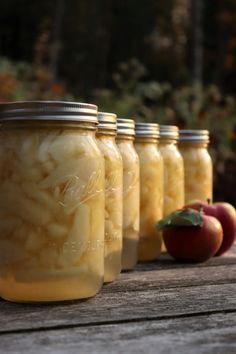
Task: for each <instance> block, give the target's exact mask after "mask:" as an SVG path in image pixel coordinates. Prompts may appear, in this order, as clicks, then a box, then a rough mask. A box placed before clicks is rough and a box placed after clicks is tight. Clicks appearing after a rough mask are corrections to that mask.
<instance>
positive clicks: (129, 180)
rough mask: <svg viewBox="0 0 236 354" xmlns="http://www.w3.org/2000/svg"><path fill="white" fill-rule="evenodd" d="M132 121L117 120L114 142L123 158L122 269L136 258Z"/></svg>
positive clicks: (136, 182) (136, 183)
mask: <svg viewBox="0 0 236 354" xmlns="http://www.w3.org/2000/svg"><path fill="white" fill-rule="evenodd" d="M134 127H135V124H134V121H133V120H132V119H118V120H117V128H118V130H117V137H116V143H117V146H118V148H119V151H120V153H121V156H122V160H123V250H122V269H123V270H126V269H132V268H134V266H135V265H136V263H137V260H138V241H139V220H140V218H139V216H140V210H139V193H140V192H139V158H138V154H137V152H136V151H135V148H134V135H135V131H134Z"/></svg>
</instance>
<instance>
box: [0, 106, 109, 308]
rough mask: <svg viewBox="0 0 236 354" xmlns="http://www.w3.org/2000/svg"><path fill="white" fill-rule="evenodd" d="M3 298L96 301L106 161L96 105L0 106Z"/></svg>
mask: <svg viewBox="0 0 236 354" xmlns="http://www.w3.org/2000/svg"><path fill="white" fill-rule="evenodd" d="M0 121H1V134H0V141H1V142H0V146H1V150H0V151H1V154H0V163H1V174H0V195H1V198H0V295H1V296H2V297H3V298H4V299H7V300H11V301H17V302H31V301H32V302H34V301H40V302H44V301H61V300H71V299H80V298H86V297H90V296H92V295H95V294H96V293H97V292H98V291H99V289H100V288H101V285H102V283H103V276H104V199H105V198H104V183H105V179H104V159H103V156H102V154H101V152H100V150H99V148H98V146H97V142H96V138H95V129H96V124H97V107H96V106H94V105H90V104H84V103H73V102H70V103H69V102H40V101H38V102H18V103H9V104H1V106H0Z"/></svg>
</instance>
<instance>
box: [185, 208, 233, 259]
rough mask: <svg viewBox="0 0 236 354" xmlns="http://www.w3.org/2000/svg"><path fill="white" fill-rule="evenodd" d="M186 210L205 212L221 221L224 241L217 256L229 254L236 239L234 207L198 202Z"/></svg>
mask: <svg viewBox="0 0 236 354" xmlns="http://www.w3.org/2000/svg"><path fill="white" fill-rule="evenodd" d="M186 208H192V209H196V210H203V212H204V213H205V214H207V215H211V216H214V217H215V218H217V219H218V220H219V221H220V223H221V226H222V229H223V241H222V244H221V246H220V248H219V250H218V251H217V253H216V254H215V255H216V256H221V255H222V254H223V253H225V252H227V251H228V250H229V249H230V247H231V246H232V245H233V243H234V241H235V238H236V210H235V208H234V207H233V205H231V204H229V203H224V202H221V203H214V204H207V203H204V202H202V201H196V202H194V203H193V204H189V205H187V206H186Z"/></svg>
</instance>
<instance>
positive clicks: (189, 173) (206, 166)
mask: <svg viewBox="0 0 236 354" xmlns="http://www.w3.org/2000/svg"><path fill="white" fill-rule="evenodd" d="M208 144H209V132H208V130H180V139H179V150H180V153H181V155H182V157H183V160H184V181H185V203H186V204H187V203H190V202H191V201H193V200H196V199H198V200H199V199H200V200H203V201H205V202H206V201H207V200H208V199H209V200H212V190H213V178H212V174H213V173H212V160H211V156H210V154H209V152H208V149H207V148H208Z"/></svg>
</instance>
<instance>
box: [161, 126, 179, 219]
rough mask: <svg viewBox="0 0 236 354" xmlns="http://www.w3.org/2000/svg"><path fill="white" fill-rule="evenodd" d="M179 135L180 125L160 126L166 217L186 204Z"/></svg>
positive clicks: (164, 212)
mask: <svg viewBox="0 0 236 354" xmlns="http://www.w3.org/2000/svg"><path fill="white" fill-rule="evenodd" d="M178 137H179V131H178V127H176V126H174V125H161V126H160V142H159V149H160V152H161V155H162V157H163V162H164V207H163V216H164V217H165V216H166V215H168V214H170V213H171V212H172V211H174V210H176V209H179V208H181V207H182V206H183V205H184V164H183V159H182V156H181V154H180V152H179V150H178V147H177V145H176V144H177V140H178Z"/></svg>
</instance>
